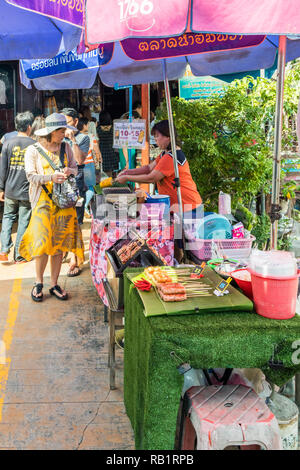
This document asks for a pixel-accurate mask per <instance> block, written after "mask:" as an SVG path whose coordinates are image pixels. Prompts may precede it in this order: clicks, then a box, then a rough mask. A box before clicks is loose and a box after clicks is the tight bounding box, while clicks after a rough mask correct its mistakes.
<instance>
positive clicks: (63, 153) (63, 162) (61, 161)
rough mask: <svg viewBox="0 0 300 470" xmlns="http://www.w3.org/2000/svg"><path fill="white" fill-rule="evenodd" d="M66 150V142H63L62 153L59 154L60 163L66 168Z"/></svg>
mask: <svg viewBox="0 0 300 470" xmlns="http://www.w3.org/2000/svg"><path fill="white" fill-rule="evenodd" d="M65 151H66V143H65V142H62V143H61V146H60V154H59V159H60V164H61V167H62V168H64V166H65Z"/></svg>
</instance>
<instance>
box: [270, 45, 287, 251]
mask: <svg viewBox="0 0 300 470" xmlns="http://www.w3.org/2000/svg"><path fill="white" fill-rule="evenodd" d="M285 62H286V36H280V37H279V46H278V67H277V73H278V76H277V89H276V111H275V132H274V157H273V179H272V206H271V223H272V226H271V249H272V250H276V249H277V239H278V219H279V218H280V215H279V210H280V209H279V196H280V160H281V134H282V117H283V93H284V78H285Z"/></svg>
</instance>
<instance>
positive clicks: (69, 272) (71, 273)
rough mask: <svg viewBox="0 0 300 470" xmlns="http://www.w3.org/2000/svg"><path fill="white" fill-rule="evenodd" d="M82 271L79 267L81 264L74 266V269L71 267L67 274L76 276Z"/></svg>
mask: <svg viewBox="0 0 300 470" xmlns="http://www.w3.org/2000/svg"><path fill="white" fill-rule="evenodd" d="M75 270H76V271H75ZM72 271H75V272H72ZM80 273H81V269H80V268H79V266H73V268H72V269H71V268H70V269H69V271H68V272H67V276H68V277H75V276H79V274H80Z"/></svg>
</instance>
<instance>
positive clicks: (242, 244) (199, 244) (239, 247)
mask: <svg viewBox="0 0 300 470" xmlns="http://www.w3.org/2000/svg"><path fill="white" fill-rule="evenodd" d="M186 238H187V243H186V249H187V250H189V251H191V253H193V254H194V255H195V256H197V258H199V259H201V260H208V259H212V258H216V257H217V258H219V257H223V258H224V257H226V258H233V259H236V260H243V259H247V258H249V256H250V254H251V247H252V243H253V242H254V240H255V237H254V236H253V235H250V238H230V239H225V240H202V239H200V238H195V237H194V236H193V235H191V233H190V232H187V233H186Z"/></svg>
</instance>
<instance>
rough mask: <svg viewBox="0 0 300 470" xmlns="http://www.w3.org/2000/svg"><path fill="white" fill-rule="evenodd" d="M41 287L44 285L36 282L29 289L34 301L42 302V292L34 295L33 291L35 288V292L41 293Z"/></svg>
mask: <svg viewBox="0 0 300 470" xmlns="http://www.w3.org/2000/svg"><path fill="white" fill-rule="evenodd" d="M43 287H44V285H43V284H42V283H38V284H34V286H33V288H32V290H31V298H32V300H34V301H35V302H42V301H43V294H42V295H40V296H39V297H37V296H36V295H34V293H33V291H34V289H35V290H36V294H41V293H42V290H43Z"/></svg>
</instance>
